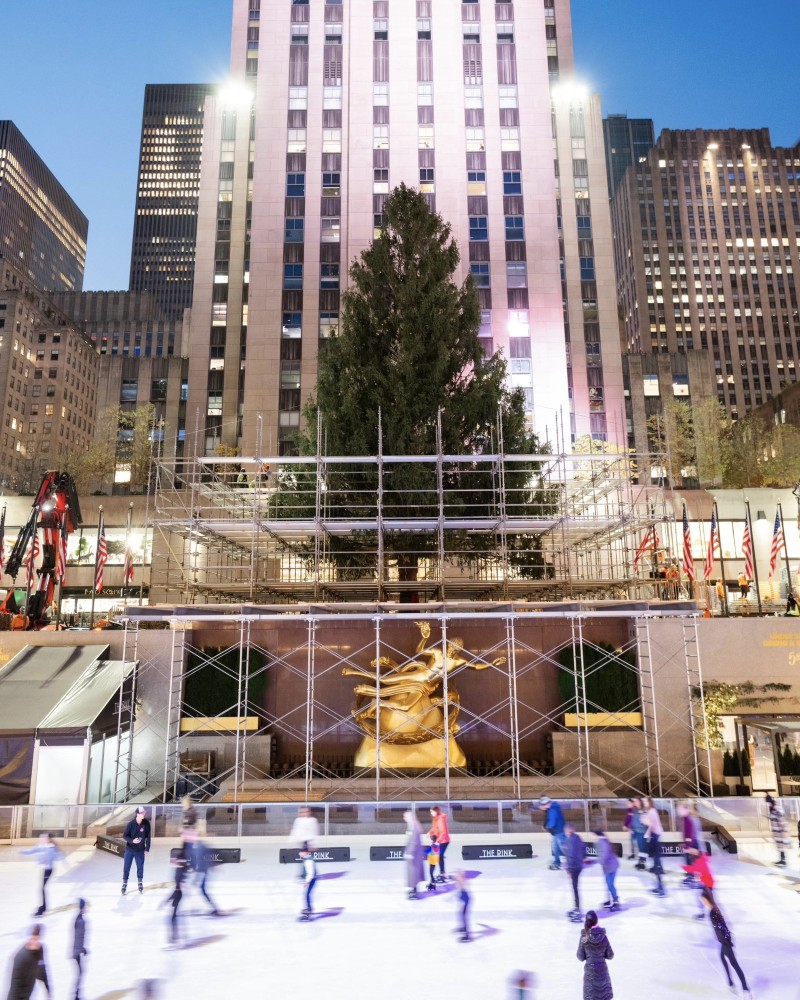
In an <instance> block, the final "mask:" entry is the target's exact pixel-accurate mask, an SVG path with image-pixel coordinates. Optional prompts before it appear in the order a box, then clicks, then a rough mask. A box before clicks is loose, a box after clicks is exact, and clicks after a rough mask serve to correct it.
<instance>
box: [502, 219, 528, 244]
mask: <svg viewBox="0 0 800 1000" xmlns="http://www.w3.org/2000/svg"><path fill="white" fill-rule="evenodd" d="M524 239H525V220H524V219H523V217H522V216H521V215H507V216H506V241H507V242H510V241H512V240H524Z"/></svg>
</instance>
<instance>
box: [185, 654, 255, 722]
mask: <svg viewBox="0 0 800 1000" xmlns="http://www.w3.org/2000/svg"><path fill="white" fill-rule="evenodd" d="M212 656H215V657H216V659H215V660H214V662H213V663H205V662H204V661H205V660H207V659H209V658H210V657H212ZM244 656H245V661H244V664H243V668H242V674H243V678H244V675H245V674H247V675H248V676H249V681H248V685H247V702H248V708H247V710H246V711H245V713H244V714H245V715H257V714H259V712H260V710H261V709H262V708H263V705H264V692H265V690H266V681H267V672H266V670H263V669H262V668H263V667H264V664H265V659H264V654H263V653H262V652H261V651H260V650H258V649H251V648H247V649H245V651H244ZM259 671H260V672H259ZM242 686H244V684H243V685H242ZM238 687H239V647H238V646H232V647H231V648H229V649H226V650H225V651H224V652H222V650H221V648H218V647H213V646H209V647H207V648H205V649H203V650H202V653H199V652H190V653H189V662H188V664H187V676H186V684H185V687H184V695H183V705H184V714H185V715H189V716H195V717H196V716H204V717H207V718H212V719H213V718H215V717H216V716H218V715H236V703H237V701H238Z"/></svg>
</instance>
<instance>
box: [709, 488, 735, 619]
mask: <svg viewBox="0 0 800 1000" xmlns="http://www.w3.org/2000/svg"><path fill="white" fill-rule="evenodd" d="M714 514H715V516H716V519H717V541H718V542H719V568H720V572H721V573H722V604H723V606H724V608H725V617H726V618H728V617H730V613H731V612H730V608H729V607H728V587H727V584H726V583H725V560H724V558H723V556H722V525H721V524H720V522H719V508H718V507H717V501H716V500H715V501H714ZM712 555H713V552H712Z"/></svg>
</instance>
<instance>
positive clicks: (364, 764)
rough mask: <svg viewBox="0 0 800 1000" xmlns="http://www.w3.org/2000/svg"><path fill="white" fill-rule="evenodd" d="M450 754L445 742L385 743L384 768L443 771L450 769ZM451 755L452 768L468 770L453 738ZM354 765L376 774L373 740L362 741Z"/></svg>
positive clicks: (382, 759) (366, 738)
mask: <svg viewBox="0 0 800 1000" xmlns="http://www.w3.org/2000/svg"><path fill="white" fill-rule="evenodd" d="M446 750H447V748H446V747H445V742H444V738H438V739H433V740H425V742H424V743H410V744H409V743H383V742H381V767H388V768H391V769H392V770H393V771H429V770H437V771H443V770H444V769H445V766H446ZM449 754H450V767H466V764H467V758H466V757H465V756H464V751H463V750H462V749H461V747H460V746H459V745H458V743H456V741H455V737H453V736H451V737H450V746H449ZM353 763H354V765H355V767H356V769H367V768H368V769H370V770H373V771H374V770H375V768H376V767H377V763H378V754H377V747H376V743H375V740H374V739H372V737H370V736H366V737H365V738H364V739H363V740H362V741H361V745H360V746H359V748H358V750H357V751H356V756H355V760H354V761H353Z"/></svg>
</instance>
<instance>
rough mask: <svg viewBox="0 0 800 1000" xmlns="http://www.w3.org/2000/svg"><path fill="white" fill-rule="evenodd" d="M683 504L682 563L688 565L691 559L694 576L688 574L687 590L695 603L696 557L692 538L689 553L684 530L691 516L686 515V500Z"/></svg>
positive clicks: (690, 598) (682, 501)
mask: <svg viewBox="0 0 800 1000" xmlns="http://www.w3.org/2000/svg"><path fill="white" fill-rule="evenodd" d="M681 504H682V505H683V511H682V512H681V538H682V539H683V545H682V550H683V560H682V561H683V562H685V563H686V564H687V565H688V562H689V560H690V559H691V561H692V575H691V576H689V574H688V573H687V574H686V590H687V593H688V594H689V600H690V601H693V600H694V590H695V587H694V582H695V581H694V577H695V572H694V570H695V566H694V555H693V554H692V546H691V537H690V539H689V545H688V551H687V545H686V535H685V534H684V530H683V526H684V524H688V523H689V515H688V514H687V513H686V501H685V500H681Z"/></svg>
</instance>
